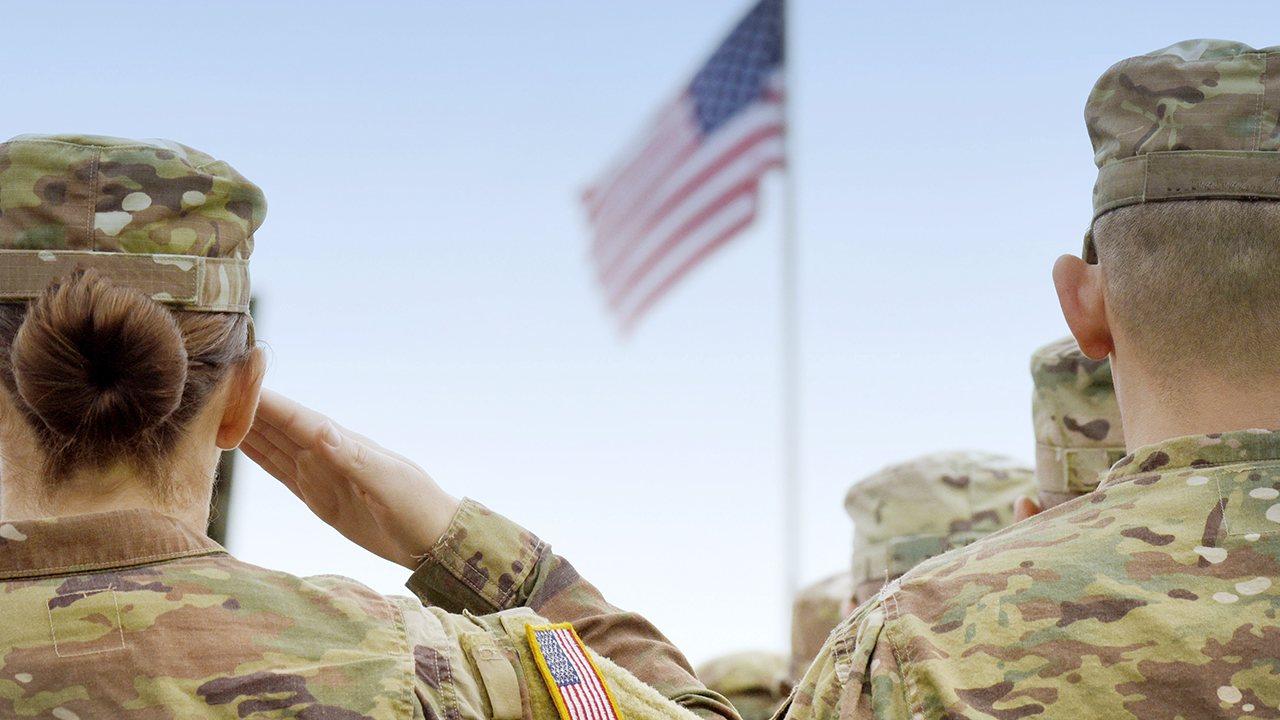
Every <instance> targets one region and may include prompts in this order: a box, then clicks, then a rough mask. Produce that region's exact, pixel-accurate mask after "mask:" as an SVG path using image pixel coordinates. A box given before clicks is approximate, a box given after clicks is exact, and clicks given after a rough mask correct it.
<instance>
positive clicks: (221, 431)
mask: <svg viewBox="0 0 1280 720" xmlns="http://www.w3.org/2000/svg"><path fill="white" fill-rule="evenodd" d="M266 369H267V363H266V360H265V358H264V356H263V353H262V350H260V349H258V348H254V349H253V352H252V353H250V355H249V357H248V358H246V359H245V361H244V362H243V363H241V364H240V366H239V367H238V368H236V369H235V370H234V371H232V374H231V377H229V378H227V382H228V383H229V384H230V387H228V388H227V404H226V408H225V409H224V410H223V412H222V422H220V423H219V424H218V448H219V449H222V450H232V449H234V448H236V447H239V445H240V441H241V440H244V436H245V435H248V434H249V428H251V427H253V416H254V415H256V414H257V412H258V396H259V395H260V394H261V393H262V378H263V375H265V374H266Z"/></svg>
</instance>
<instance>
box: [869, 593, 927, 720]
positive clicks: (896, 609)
mask: <svg viewBox="0 0 1280 720" xmlns="http://www.w3.org/2000/svg"><path fill="white" fill-rule="evenodd" d="M885 600H891V601H893V617H892V618H890V617H889V616H888V614H887V613H886V614H885V618H884V624H885V628H884V629H885V637H886V639H887V640H888V641H889V651H890V652H892V653H893V659H894V660H895V661H896V662H897V663H898V674H899V675H900V676H902V684H903V686H904V687H905V692H904V694H905V695H906V697H905V698H904V699H905V700H906V702H907V707H908V708H909V709H910V710H911V711H912V713H916V712H919V710H918V709H917V708H916V707H915V705H914V703H913V701H912V700H911V698H912V697H914V696H916V695H917V693H916V691H915V687H914V686H913V685H912V682H911V676H910V675H909V674H908V672H907V670H908V666H909V665H910V663H914V662H915V658H913V657H912V656H911V650H910V647H909V646H908V647H906V648H903V649H902V652H899V651H898V643H897V641H896V640H895V638H894V637H893V635H894V631H893V629H891V628H890V623H891V622H893V621H896V620H898V619H899V618H901V617H902V607H901V606H900V605H899V604H898V592H897V590H896V589H895V590H894V592H892V593H890V594H889V595H887V596H886V597H885ZM886 607H887V606H886ZM904 659H905V660H906V662H903V660H904ZM868 679H870V678H868Z"/></svg>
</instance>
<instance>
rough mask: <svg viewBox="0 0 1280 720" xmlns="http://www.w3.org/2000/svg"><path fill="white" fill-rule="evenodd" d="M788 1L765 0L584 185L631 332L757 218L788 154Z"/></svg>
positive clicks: (615, 297)
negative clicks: (767, 180) (763, 190)
mask: <svg viewBox="0 0 1280 720" xmlns="http://www.w3.org/2000/svg"><path fill="white" fill-rule="evenodd" d="M783 37H784V30H783V0H760V1H759V2H758V3H756V4H755V6H754V7H752V8H751V10H750V11H749V12H748V13H747V16H746V17H745V18H743V19H742V21H741V22H739V23H738V25H737V26H736V27H735V28H734V29H733V31H732V32H730V33H729V37H728V38H726V39H725V41H724V42H723V43H721V44H720V46H719V47H718V48H716V50H715V52H713V53H712V54H711V58H710V59H709V60H707V62H706V64H704V65H703V66H702V67H701V68H700V69H699V70H698V72H697V73H696V74H695V75H694V76H693V80H692V81H691V82H690V83H689V84H688V85H687V86H686V87H685V88H684V89H683V90H682V91H681V92H680V94H679V95H678V96H677V97H676V98H675V100H674V101H672V102H671V103H669V104H668V105H667V106H666V107H665V108H664V109H663V110H662V111H661V112H660V113H659V114H658V116H657V117H656V118H655V119H654V120H653V122H652V123H651V124H650V125H649V127H648V128H647V129H646V132H645V133H644V135H643V137H642V138H641V140H640V142H638V143H636V144H635V145H634V146H633V147H632V148H631V150H630V151H629V152H627V153H626V154H625V155H624V156H623V158H622V159H621V160H620V161H619V162H618V163H616V164H615V165H614V166H613V167H612V168H611V169H609V170H608V171H607V172H605V173H604V175H603V177H601V178H600V179H599V180H598V181H596V182H595V183H593V184H592V185H591V187H590V188H588V189H587V191H586V193H585V194H584V196H583V202H584V204H585V205H586V210H587V219H588V222H589V223H590V225H591V230H592V235H593V238H592V244H591V256H592V260H593V262H594V264H595V270H596V274H597V276H598V278H599V281H600V284H601V286H602V287H603V288H604V292H605V296H606V298H607V300H608V303H609V307H610V309H611V310H612V311H613V313H614V314H615V315H616V316H617V318H618V321H619V322H620V324H621V325H622V328H623V330H624V331H627V330H630V329H631V327H632V326H633V325H634V324H635V322H636V321H637V320H639V319H640V317H641V316H642V315H643V314H644V313H645V311H646V310H648V309H649V308H650V307H651V306H652V305H653V304H654V302H656V301H657V300H658V299H659V298H661V297H662V295H663V294H664V293H666V292H667V290H669V289H671V287H672V286H673V285H675V283H676V282H677V281H678V280H679V279H680V278H681V277H683V276H684V275H685V274H686V273H688V272H689V271H690V270H692V269H693V268H694V267H695V266H697V265H698V263H700V262H701V261H702V260H703V259H705V258H706V257H707V256H708V255H710V254H711V252H712V251H713V250H715V249H716V248H718V247H720V246H721V245H723V244H724V243H725V242H727V241H728V240H729V239H730V238H732V237H733V236H734V235H736V234H737V233H738V232H740V231H741V230H743V229H744V228H746V227H747V226H748V225H750V224H751V221H752V220H754V219H755V215H756V202H757V196H758V195H759V186H760V178H761V176H762V175H764V173H765V172H766V171H768V170H769V169H771V168H776V167H782V166H783V165H784V163H785V159H786V158H785V153H784V143H783V134H784V132H785V120H784V112H783V74H782V69H783Z"/></svg>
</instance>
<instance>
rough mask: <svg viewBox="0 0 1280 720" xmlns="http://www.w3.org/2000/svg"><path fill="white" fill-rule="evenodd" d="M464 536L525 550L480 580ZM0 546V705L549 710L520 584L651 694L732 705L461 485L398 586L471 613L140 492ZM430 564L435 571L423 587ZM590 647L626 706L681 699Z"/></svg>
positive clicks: (234, 712)
mask: <svg viewBox="0 0 1280 720" xmlns="http://www.w3.org/2000/svg"><path fill="white" fill-rule="evenodd" d="M481 538H484V539H485V544H487V545H492V546H501V547H506V548H512V549H516V548H519V551H520V554H521V557H522V558H523V561H514V562H513V563H509V564H507V565H506V567H505V569H506V571H507V572H506V573H504V574H502V575H499V576H497V577H495V578H493V580H492V581H491V580H490V578H489V577H486V576H485V575H484V569H485V568H484V562H486V560H485V559H484V558H483V557H477V551H476V549H475V547H476V546H475V544H474V543H475V542H476V541H477V540H479V539H481ZM0 548H2V550H0V593H3V597H4V600H3V603H2V604H0V611H2V612H3V615H4V618H5V622H4V623H2V624H0V716H3V717H19V716H22V717H26V716H32V717H55V718H59V720H69V719H70V718H74V717H77V716H78V717H84V718H89V717H106V716H110V717H130V718H152V717H156V718H162V717H175V716H178V717H246V716H248V715H250V714H253V713H257V712H261V713H264V714H266V713H268V712H277V713H283V714H281V715H279V716H280V717H299V718H353V719H354V718H366V717H367V718H409V717H417V718H436V719H440V718H443V719H445V720H448V719H449V718H454V719H455V720H464V719H467V720H470V719H476V720H482V719H485V718H497V719H510V720H516V719H517V718H522V717H523V718H556V717H557V714H556V711H555V708H554V706H553V705H552V701H551V699H550V695H549V694H548V692H547V688H546V686H545V685H544V684H543V680H542V677H541V675H540V673H539V671H538V669H537V668H536V667H535V665H534V664H533V661H532V658H531V656H530V652H529V646H528V643H527V640H525V639H524V632H525V631H524V626H525V625H526V624H529V623H534V624H539V625H541V624H545V622H546V621H544V620H543V619H542V618H540V617H538V616H537V615H536V614H534V612H533V611H532V610H530V609H529V608H528V605H529V604H537V603H540V606H541V607H544V608H547V607H548V606H550V607H551V609H553V610H555V609H559V610H560V611H561V614H560V617H558V618H556V619H557V620H559V621H570V622H574V623H575V626H576V627H577V628H578V629H579V633H580V635H582V636H583V637H584V641H585V642H588V643H591V644H593V645H595V646H596V647H599V648H601V649H602V650H603V651H604V652H605V653H612V654H613V657H614V658H615V659H617V660H618V661H619V662H623V663H630V664H631V667H632V669H634V670H635V671H636V672H637V673H639V674H640V675H642V676H646V679H650V680H651V681H652V682H653V683H654V684H657V685H659V686H660V687H661V688H662V691H663V692H665V693H667V697H670V698H672V699H674V700H676V701H677V702H679V703H681V704H683V705H685V706H686V707H689V708H693V709H697V710H700V711H701V712H702V713H703V715H704V716H712V717H719V716H728V717H732V713H731V712H730V711H728V709H727V708H726V707H725V705H724V702H723V700H722V699H721V698H719V696H717V695H715V694H713V693H710V692H708V691H706V690H703V689H702V688H701V686H700V685H698V683H697V682H696V681H694V680H693V678H692V677H691V676H689V675H688V673H687V671H686V669H685V668H686V667H687V666H686V665H685V663H684V659H683V657H681V656H680V654H679V652H678V651H676V650H675V648H673V647H672V646H671V645H670V643H668V642H666V641H665V639H664V638H662V636H661V635H660V634H658V633H657V631H656V630H655V629H654V628H653V627H652V626H651V625H649V624H648V623H646V622H644V621H643V620H642V619H640V618H637V617H636V616H633V615H627V614H625V613H622V612H620V611H616V610H614V609H612V608H610V606H608V605H607V604H605V603H604V602H603V601H602V600H600V599H599V595H598V593H596V592H595V590H594V588H592V587H591V586H590V585H589V584H587V583H585V582H584V581H582V580H581V578H578V577H577V575H576V574H575V573H573V570H572V567H570V566H569V565H568V564H567V563H565V562H564V561H563V560H562V559H560V558H557V557H556V556H554V555H552V554H551V553H550V552H549V548H548V547H547V545H546V544H545V543H542V542H541V541H539V540H537V538H535V537H534V536H532V535H530V534H529V533H528V532H526V531H524V530H523V529H521V528H519V527H517V526H515V525H514V524H512V523H510V522H509V521H507V520H505V519H503V518H502V517H500V516H498V515H495V514H493V513H490V512H489V511H487V510H485V509H484V508H483V507H481V506H479V505H477V504H475V503H474V502H471V501H465V502H464V504H463V507H462V509H461V510H460V511H459V513H458V516H457V517H456V518H455V519H454V521H453V525H452V526H451V528H450V531H449V533H448V535H447V536H446V537H445V538H444V539H442V540H441V542H440V544H439V545H437V546H436V547H435V548H434V549H433V551H432V555H431V559H430V560H428V561H427V562H426V564H425V565H424V566H423V568H422V569H420V570H419V571H418V572H417V573H415V574H414V576H413V578H412V579H411V580H410V582H409V587H410V589H411V590H413V591H414V592H415V593H416V594H417V595H418V596H419V597H420V598H422V600H423V601H426V602H430V600H431V598H433V597H440V596H442V595H443V594H448V595H451V596H453V597H458V598H467V603H468V604H469V605H471V606H472V607H475V608H476V609H477V610H479V609H484V610H486V611H488V612H489V613H490V614H487V615H484V616H478V615H475V614H471V613H465V614H451V613H449V612H446V611H445V610H443V609H441V608H437V607H426V608H424V607H423V605H422V602H420V601H419V600H418V599H411V598H402V597H385V596H382V595H379V594H377V593H375V592H373V591H372V590H370V589H368V588H367V587H365V586H363V585H361V584H360V583H358V582H356V581H354V580H349V579H347V578H342V577H336V576H321V577H314V578H298V577H294V576H291V575H288V574H285V573H281V572H275V571H271V570H265V569H262V568H258V567H254V566H252V565H248V564H245V563H242V562H240V561H238V560H236V559H235V558H233V557H231V556H229V555H228V554H227V553H226V551H225V550H224V549H223V548H222V547H220V546H219V545H217V543H214V542H213V541H212V540H210V539H208V538H207V537H205V536H203V535H201V534H198V533H196V532H193V531H192V530H191V529H189V528H187V527H186V526H185V525H183V524H181V523H179V522H177V521H175V520H173V519H171V518H168V517H166V516H164V515H160V514H158V513H155V512H152V511H147V510H127V511H118V512H111V513H102V514H96V515H82V516H72V517H63V518H57V519H46V520H30V521H16V522H11V523H4V524H0ZM490 557H491V558H492V557H493V556H492V554H491V556H490ZM516 568H519V570H517V569H516ZM428 577H429V578H431V579H432V582H433V583H438V584H434V585H433V586H432V587H430V588H426V587H423V582H424V580H425V578H428ZM566 593H568V594H569V595H579V596H584V597H585V599H583V598H574V599H572V600H571V599H569V598H568V597H566V596H565V594H566ZM533 597H537V598H541V600H540V601H539V600H532V598H533ZM582 607H590V608H591V610H592V611H593V614H584V613H582V612H581V611H580V610H579V608H582ZM499 610H500V612H495V611H499ZM588 638H590V639H588ZM597 664H599V665H601V671H602V672H603V673H604V675H605V677H606V678H607V680H608V682H609V684H610V686H611V688H612V690H613V693H614V696H615V698H616V699H617V700H618V703H619V705H620V708H621V710H622V712H623V714H624V715H625V716H627V717H628V718H630V717H632V716H638V717H647V718H653V719H656V718H677V717H688V718H693V717H694V716H693V715H691V714H689V713H688V712H687V711H686V710H682V709H680V708H679V707H678V706H676V705H673V704H671V703H670V702H668V701H667V700H666V699H665V698H664V696H662V695H660V694H659V693H658V692H656V691H654V690H651V689H649V688H647V687H646V686H645V685H643V684H642V683H640V682H639V681H637V680H636V679H635V678H634V677H632V676H631V675H630V674H628V673H627V672H626V671H623V670H621V669H619V668H618V667H617V666H616V665H614V664H613V663H610V662H608V661H604V660H600V659H599V658H597ZM270 716H271V717H275V716H276V715H274V714H273V715H270ZM255 717H257V715H255Z"/></svg>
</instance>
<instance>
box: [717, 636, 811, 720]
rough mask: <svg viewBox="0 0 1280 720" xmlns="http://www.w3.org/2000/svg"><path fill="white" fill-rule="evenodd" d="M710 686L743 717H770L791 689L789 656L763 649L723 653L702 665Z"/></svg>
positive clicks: (745, 719) (758, 719)
mask: <svg viewBox="0 0 1280 720" xmlns="http://www.w3.org/2000/svg"><path fill="white" fill-rule="evenodd" d="M696 674H697V676H698V679H699V680H701V681H702V682H703V683H704V684H706V686H707V689H709V690H713V691H715V692H718V693H720V694H721V695H723V696H725V697H726V698H728V700H729V702H731V703H733V707H734V708H736V709H737V710H738V714H739V715H741V716H742V720H769V718H771V717H773V713H774V712H776V711H777V709H778V707H779V706H780V705H782V701H783V700H786V699H787V695H788V694H789V693H790V692H791V686H792V682H791V680H790V678H788V677H787V658H786V657H785V656H784V655H782V654H781V653H771V652H762V651H746V652H736V653H731V654H729V655H722V656H720V657H718V658H716V659H714V660H710V661H708V662H705V663H703V664H701V665H699V666H698V670H697V673H696Z"/></svg>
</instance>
